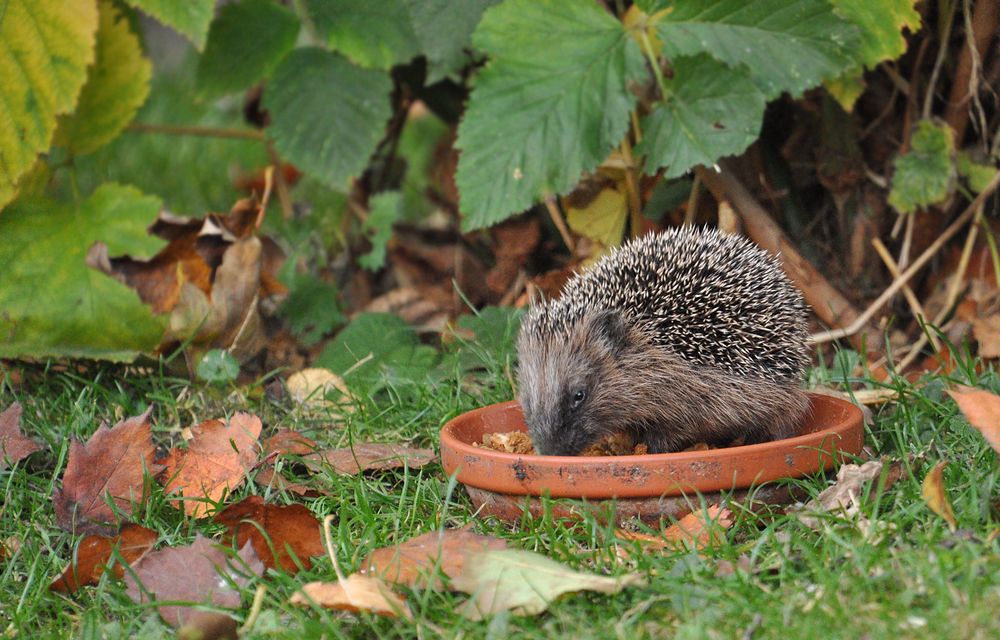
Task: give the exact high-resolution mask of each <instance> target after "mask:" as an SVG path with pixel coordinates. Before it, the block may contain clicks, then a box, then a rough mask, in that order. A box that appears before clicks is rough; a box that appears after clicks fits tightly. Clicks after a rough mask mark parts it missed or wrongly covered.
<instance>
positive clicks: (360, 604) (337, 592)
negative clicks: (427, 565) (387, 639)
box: [288, 573, 412, 619]
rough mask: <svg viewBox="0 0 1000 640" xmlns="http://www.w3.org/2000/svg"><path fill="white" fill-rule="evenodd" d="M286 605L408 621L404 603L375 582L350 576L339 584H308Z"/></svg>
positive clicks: (387, 588) (356, 575) (380, 582)
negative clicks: (363, 613) (312, 606)
mask: <svg viewBox="0 0 1000 640" xmlns="http://www.w3.org/2000/svg"><path fill="white" fill-rule="evenodd" d="M288 602H289V603H290V604H294V605H299V606H303V607H307V606H309V605H310V604H311V603H313V602H315V603H316V604H318V605H319V606H321V607H326V608H327V609H339V610H342V611H354V612H357V611H370V612H372V613H377V614H379V615H383V616H390V617H398V616H400V615H402V616H403V617H404V618H407V619H409V618H411V617H412V614H411V613H410V608H409V607H408V606H406V601H405V600H403V599H402V598H401V597H399V596H398V595H397V594H395V593H393V592H392V591H391V590H390V589H389V587H388V586H387V585H386V584H385V583H384V582H382V581H381V580H379V579H378V578H372V577H370V576H363V575H361V574H360V573H353V574H351V575H349V576H347V577H346V578H345V579H344V580H343V581H337V582H310V583H308V584H305V585H303V586H302V588H301V589H300V590H298V591H296V592H295V593H293V594H292V597H291V598H289V599H288Z"/></svg>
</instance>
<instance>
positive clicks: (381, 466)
mask: <svg viewBox="0 0 1000 640" xmlns="http://www.w3.org/2000/svg"><path fill="white" fill-rule="evenodd" d="M435 460H437V455H436V454H435V453H434V452H433V451H432V450H430V449H413V448H411V447H404V446H402V445H393V444H374V443H369V442H356V443H354V446H353V447H345V448H343V449H327V450H325V451H317V452H316V453H311V454H309V455H308V456H305V462H306V465H308V467H309V468H310V469H312V470H313V471H318V470H321V469H323V468H324V466H326V465H328V466H330V467H332V468H333V470H334V471H336V472H337V473H341V474H344V475H354V474H356V473H361V472H362V471H384V470H387V469H398V468H400V467H403V466H407V467H409V468H410V469H419V468H420V467H422V466H424V465H426V464H429V463H431V462H434V461H435Z"/></svg>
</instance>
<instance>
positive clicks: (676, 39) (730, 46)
mask: <svg viewBox="0 0 1000 640" xmlns="http://www.w3.org/2000/svg"><path fill="white" fill-rule="evenodd" d="M656 30H657V33H658V34H659V36H660V39H661V40H662V41H663V52H664V54H665V55H666V56H667V57H668V58H671V59H676V58H677V57H678V56H685V55H688V56H690V55H697V54H699V53H707V54H709V55H711V56H712V57H714V58H715V59H716V60H719V61H720V62H724V63H726V64H727V65H729V66H733V67H736V66H745V67H746V68H747V69H749V70H750V71H751V73H752V76H753V78H754V82H755V83H756V84H757V86H758V87H760V89H761V90H762V91H763V92H764V93H765V95H766V96H767V97H768V98H773V97H776V96H777V95H779V94H780V93H782V92H783V91H788V92H789V93H791V94H792V95H793V96H797V95H799V94H800V93H802V92H803V91H804V90H805V89H808V88H809V87H812V86H815V85H817V84H819V83H820V82H821V81H822V80H823V79H824V78H829V77H833V76H835V75H838V74H840V73H841V72H843V71H845V70H846V69H848V68H850V67H851V66H852V65H853V64H854V59H853V57H852V55H851V51H852V50H853V49H854V48H856V47H857V45H858V30H857V28H856V27H854V26H853V25H852V24H851V23H849V22H847V21H846V20H844V19H843V18H841V17H840V16H838V15H837V14H836V13H834V11H833V7H832V6H831V5H830V3H829V2H828V0H686V1H685V2H678V3H674V4H673V6H672V7H671V9H670V11H668V12H665V13H664V14H663V16H662V18H661V19H660V20H659V21H658V22H657V24H656Z"/></svg>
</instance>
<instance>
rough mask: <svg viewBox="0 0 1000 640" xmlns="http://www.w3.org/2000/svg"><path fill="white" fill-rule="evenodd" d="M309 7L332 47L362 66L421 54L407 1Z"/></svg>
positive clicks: (329, 1)
mask: <svg viewBox="0 0 1000 640" xmlns="http://www.w3.org/2000/svg"><path fill="white" fill-rule="evenodd" d="M306 10H307V11H308V13H309V15H310V17H311V18H312V21H313V24H314V25H315V27H316V30H317V31H318V32H319V33H320V35H321V36H322V37H324V38H326V39H327V43H328V44H329V45H330V48H331V49H334V50H335V51H339V52H340V53H342V54H344V55H345V56H347V57H348V58H349V59H350V60H351V61H352V62H354V63H355V64H358V65H361V66H362V67H369V68H375V69H388V68H390V67H392V66H394V65H397V64H402V63H404V62H409V61H410V60H411V59H412V58H413V57H414V56H416V55H417V54H418V53H420V51H419V49H420V43H419V42H418V41H417V36H416V34H415V33H414V32H413V26H412V24H411V23H410V13H409V11H408V10H407V7H406V3H405V2H404V0H377V1H376V2H373V1H372V0H306ZM448 11H457V9H455V8H450V7H449V9H448Z"/></svg>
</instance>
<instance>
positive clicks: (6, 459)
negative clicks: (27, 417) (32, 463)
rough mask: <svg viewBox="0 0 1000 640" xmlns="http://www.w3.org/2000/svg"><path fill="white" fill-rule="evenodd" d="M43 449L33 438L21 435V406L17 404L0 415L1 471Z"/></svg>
mask: <svg viewBox="0 0 1000 640" xmlns="http://www.w3.org/2000/svg"><path fill="white" fill-rule="evenodd" d="M40 449H41V446H39V445H38V443H36V442H35V441H34V440H32V439H31V438H28V437H26V436H25V435H24V434H22V433H21V405H20V404H19V403H17V402H15V403H14V404H12V405H10V406H9V407H7V409H6V410H5V411H4V412H3V413H0V471H3V470H4V469H6V468H7V465H8V463H9V464H15V463H16V462H17V461H19V460H21V459H23V458H26V457H27V456H29V455H31V454H32V453H34V452H36V451H38V450H40Z"/></svg>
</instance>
